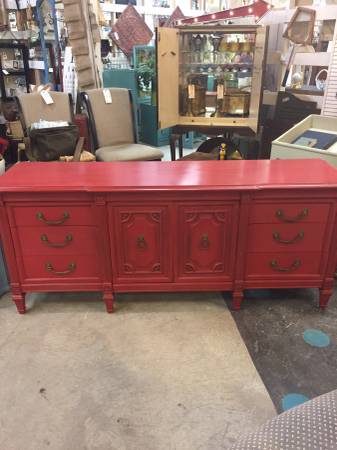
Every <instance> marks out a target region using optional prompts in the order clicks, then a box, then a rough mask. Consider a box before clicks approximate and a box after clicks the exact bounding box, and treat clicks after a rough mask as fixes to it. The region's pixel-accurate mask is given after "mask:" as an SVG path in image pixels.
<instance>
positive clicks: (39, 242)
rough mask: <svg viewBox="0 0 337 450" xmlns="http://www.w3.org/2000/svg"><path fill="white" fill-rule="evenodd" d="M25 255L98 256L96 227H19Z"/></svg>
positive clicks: (18, 233)
mask: <svg viewBox="0 0 337 450" xmlns="http://www.w3.org/2000/svg"><path fill="white" fill-rule="evenodd" d="M17 235H18V238H19V242H20V248H21V253H22V254H23V255H50V254H52V253H53V254H55V255H72V254H73V255H96V253H97V228H95V227H85V226H84V227H79V226H76V227H75V226H74V227H65V226H62V227H61V226H60V227H48V226H45V227H19V228H18V229H17Z"/></svg>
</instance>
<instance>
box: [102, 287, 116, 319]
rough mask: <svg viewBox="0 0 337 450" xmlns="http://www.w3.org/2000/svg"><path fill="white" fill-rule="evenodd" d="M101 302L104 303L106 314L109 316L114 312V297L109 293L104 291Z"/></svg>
mask: <svg viewBox="0 0 337 450" xmlns="http://www.w3.org/2000/svg"><path fill="white" fill-rule="evenodd" d="M103 300H104V302H105V307H106V312H107V313H109V314H111V313H113V312H114V296H113V293H112V292H111V291H104V293H103Z"/></svg>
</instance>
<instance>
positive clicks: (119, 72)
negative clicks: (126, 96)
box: [103, 69, 138, 103]
mask: <svg viewBox="0 0 337 450" xmlns="http://www.w3.org/2000/svg"><path fill="white" fill-rule="evenodd" d="M103 87H106V88H110V87H119V88H126V89H130V90H131V93H132V99H133V101H134V102H135V103H137V97H138V93H137V81H136V74H135V71H134V70H133V69H106V70H104V71H103Z"/></svg>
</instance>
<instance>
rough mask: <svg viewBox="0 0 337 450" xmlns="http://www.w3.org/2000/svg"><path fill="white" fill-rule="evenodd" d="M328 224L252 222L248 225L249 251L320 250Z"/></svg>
mask: <svg viewBox="0 0 337 450" xmlns="http://www.w3.org/2000/svg"><path fill="white" fill-rule="evenodd" d="M325 228H326V224H324V223H303V224H292V223H278V224H252V225H249V227H248V236H249V237H248V252H249V253H257V252H258V253H265V252H277V253H280V252H282V253H283V252H296V251H301V252H303V251H305V252H308V251H311V252H320V251H321V249H322V246H323V238H324V233H325Z"/></svg>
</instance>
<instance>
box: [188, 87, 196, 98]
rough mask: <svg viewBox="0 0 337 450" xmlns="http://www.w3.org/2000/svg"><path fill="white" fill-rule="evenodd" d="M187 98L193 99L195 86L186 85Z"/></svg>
mask: <svg viewBox="0 0 337 450" xmlns="http://www.w3.org/2000/svg"><path fill="white" fill-rule="evenodd" d="M188 98H191V99H192V98H195V85H194V84H189V85H188Z"/></svg>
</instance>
